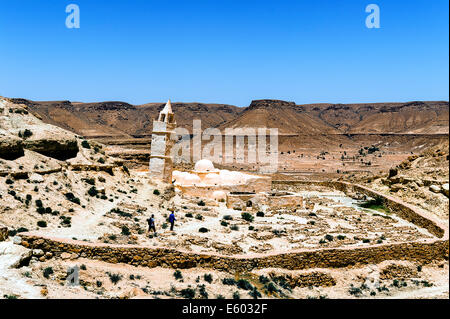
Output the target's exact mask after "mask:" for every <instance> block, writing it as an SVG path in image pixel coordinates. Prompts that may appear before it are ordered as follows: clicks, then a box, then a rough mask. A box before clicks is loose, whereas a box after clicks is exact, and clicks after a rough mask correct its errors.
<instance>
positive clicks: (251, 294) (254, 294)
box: [248, 287, 261, 299]
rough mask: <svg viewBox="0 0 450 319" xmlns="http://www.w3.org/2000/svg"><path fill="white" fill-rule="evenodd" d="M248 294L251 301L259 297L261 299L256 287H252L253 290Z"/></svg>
mask: <svg viewBox="0 0 450 319" xmlns="http://www.w3.org/2000/svg"><path fill="white" fill-rule="evenodd" d="M248 294H249V295H250V296H252V297H253V299H258V298H259V297H261V293H260V292H259V291H258V288H256V287H253V290H252V291H250V292H249V293H248Z"/></svg>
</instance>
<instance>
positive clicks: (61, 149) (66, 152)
mask: <svg viewBox="0 0 450 319" xmlns="http://www.w3.org/2000/svg"><path fill="white" fill-rule="evenodd" d="M24 147H25V148H27V149H29V150H31V151H34V152H37V153H40V154H42V155H45V156H49V157H53V158H56V159H59V160H63V161H64V160H66V159H69V158H73V157H75V156H77V154H78V151H79V148H78V143H77V140H76V139H57V138H44V139H32V140H26V141H25V142H24Z"/></svg>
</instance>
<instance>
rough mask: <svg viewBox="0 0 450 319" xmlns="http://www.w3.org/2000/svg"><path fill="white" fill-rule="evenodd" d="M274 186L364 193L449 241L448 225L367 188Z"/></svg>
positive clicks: (334, 183)
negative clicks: (324, 188)
mask: <svg viewBox="0 0 450 319" xmlns="http://www.w3.org/2000/svg"><path fill="white" fill-rule="evenodd" d="M272 184H273V186H274V187H276V188H277V189H280V190H290V189H291V188H292V187H295V186H301V185H318V186H325V187H329V188H334V189H337V190H339V191H342V192H344V193H362V194H365V195H367V196H369V197H373V198H377V197H378V198H381V199H382V200H383V204H384V205H385V206H386V207H387V208H388V209H389V210H390V211H391V212H392V213H394V214H396V215H398V216H399V217H401V218H403V219H405V220H407V221H409V222H411V223H413V224H415V225H416V226H418V227H421V228H424V229H426V230H428V231H429V232H430V233H431V234H433V235H435V236H437V237H438V238H443V239H448V238H449V237H448V235H449V234H448V225H447V224H445V223H443V222H442V221H440V220H439V219H438V218H436V217H435V216H432V215H430V214H428V213H426V212H425V211H423V210H421V209H419V208H418V207H414V206H412V205H409V204H407V203H405V202H403V201H401V200H399V199H396V198H393V197H391V196H388V195H385V194H383V193H380V192H376V191H374V190H371V189H369V188H367V187H364V186H361V185H357V184H350V183H346V182H339V181H325V182H316V181H273V182H272Z"/></svg>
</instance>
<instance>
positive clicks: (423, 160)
mask: <svg viewBox="0 0 450 319" xmlns="http://www.w3.org/2000/svg"><path fill="white" fill-rule="evenodd" d="M15 102H23V101H17V100H12V101H11V100H8V99H4V98H0V225H5V226H6V227H7V228H8V232H9V238H8V239H7V240H6V241H3V242H0V296H3V297H5V298H192V297H195V298H221V297H225V298H237V297H238V296H239V297H240V298H253V297H255V296H256V297H262V298H448V297H449V295H448V291H449V289H448V282H449V277H448V261H446V262H442V261H437V262H435V263H431V264H426V265H422V264H420V263H417V262H407V261H395V260H393V261H385V262H383V263H381V264H377V265H357V266H354V267H348V268H344V269H328V268H327V269H308V270H301V271H300V270H299V271H289V270H286V269H278V268H277V269H261V270H254V271H252V272H249V273H235V272H233V271H232V270H230V271H229V272H223V271H217V270H214V269H202V268H191V269H183V270H181V271H180V273H181V277H180V274H179V273H178V272H177V273H176V274H175V272H176V270H175V269H171V268H162V267H157V268H146V267H135V266H131V265H127V264H110V263H105V262H100V261H96V260H92V259H86V258H74V257H73V256H71V255H70V254H69V255H68V256H63V257H61V258H59V257H58V258H54V257H52V256H51V255H47V254H43V252H41V251H35V250H29V249H26V248H25V247H22V246H21V245H18V244H17V243H18V242H17V236H20V233H22V232H33V233H38V234H39V233H41V234H45V235H47V236H51V237H54V238H62V239H64V238H66V239H73V238H75V239H78V240H83V241H87V242H92V243H114V244H138V245H142V246H150V247H168V246H169V247H171V248H176V249H178V250H180V251H192V252H205V253H220V254H224V255H229V256H232V255H251V254H253V253H273V252H288V251H290V250H293V249H302V248H321V247H323V248H335V247H355V246H356V247H358V246H361V247H368V246H369V245H371V244H379V243H394V242H399V241H410V240H427V239H430V238H431V237H432V235H431V234H429V233H428V232H427V231H425V230H424V229H421V228H418V227H417V226H415V225H414V224H411V223H409V222H407V221H404V220H402V219H400V218H398V217H397V216H396V215H395V214H392V213H390V212H389V211H387V210H386V209H385V208H384V207H383V206H377V205H374V206H370V207H363V206H362V205H361V204H364V203H365V202H366V200H367V199H354V198H350V197H348V196H346V195H345V194H344V193H342V192H339V191H336V190H333V189H329V188H323V187H313V186H308V187H306V186H305V187H304V188H303V189H302V190H300V191H299V193H301V194H302V195H303V196H304V201H305V205H304V207H303V208H301V209H284V210H273V209H270V207H269V208H267V209H266V210H264V212H262V213H263V214H261V213H259V214H255V213H254V212H250V213H251V215H252V216H253V220H251V221H249V220H246V219H244V216H243V211H240V210H234V209H227V208H226V206H225V204H224V203H221V202H216V201H208V200H204V201H203V200H201V199H199V198H195V197H187V196H183V195H182V194H180V193H179V192H177V191H175V190H174V189H172V188H171V187H170V185H165V184H162V183H159V182H157V181H154V180H151V179H149V178H148V176H147V174H146V172H145V170H143V169H132V168H131V166H133V165H131V163H130V162H129V161H128V158H126V157H124V156H123V153H122V154H121V153H120V152H119V154H118V155H121V158H118V157H113V156H111V154H113V152H111V150H112V149H113V147H115V148H117V147H120V145H119V144H120V143H123V144H124V145H126V146H129V145H136V144H135V143H138V142H136V140H137V139H135V138H132V137H130V135H129V134H122V129H123V130H124V131H126V130H127V129H128V128H127V127H126V126H123V127H121V128H118V126H117V127H115V126H114V125H110V124H108V125H109V126H108V125H106V126H108V127H110V129H111V132H112V133H114V134H112V133H111V135H109V136H114V137H117V136H120V137H121V138H120V139H118V140H115V141H113V142H112V143H113V144H114V143H116V144H114V145H112V146H111V145H110V146H107V145H105V144H102V143H99V142H98V139H97V140H91V139H89V140H88V139H86V138H85V137H84V136H82V135H89V134H85V133H86V132H88V129H90V128H91V127H95V125H97V124H95V125H94V124H92V123H89V125H87V124H86V125H87V126H86V128H85V129H84V131H79V132H80V133H74V132H71V131H76V129H74V128H73V127H65V124H64V125H63V124H61V122H60V120H57V119H58V118H60V119H61V120H62V119H64V121H67V123H77V122H76V121H75V119H73V121H72V120H69V119H70V118H71V117H70V116H75V115H76V116H77V117H79V118H82V116H78V115H77V114H79V113H80V114H83V112H84V111H83V110H82V109H85V110H86V112H88V114H90V115H92V114H91V112H94V111H93V109H94V110H95V112H98V113H99V115H100V116H105V114H109V115H108V116H109V118H111V119H114V120H111V121H113V122H114V121H116V120H117V119H118V118H120V117H124V118H128V116H129V114H128V113H122V112H125V111H126V110H128V109H131V110H134V111H133V112H135V109H139V107H134V106H130V105H125V104H124V105H120V106H117V105H115V104H113V105H112V106H111V104H106V105H103V106H102V105H95V107H94V106H93V105H90V106H89V107H88V106H86V105H79V106H77V105H76V103H71V104H70V105H68V104H67V103H63V104H64V105H65V106H64V107H63V106H61V105H59V104H57V105H56V106H55V105H53V104H51V103H47V104H46V105H47V106H46V107H47V108H46V109H45V110H46V111H45V112H47V113H46V114H48V115H47V117H44V116H43V115H40V112H41V111H39V110H42V109H40V108H41V107H42V106H40V105H35V104H32V105H30V103H29V102H27V101H25V104H17V103H15ZM260 104H261V103H260ZM262 104H263V105H262V106H261V105H258V103H256V105H253V106H251V107H249V108H248V109H247V110H245V111H244V112H242V111H239V110H238V109H237V108H234V107H230V106H223V105H221V106H217V105H216V106H208V107H207V109H206V111H205V112H206V113H208V112H211V109H210V108H211V107H212V108H219V109H220V110H221V111H220V112H224V115H221V113H220V112H219V111H217V114H218V115H217V116H218V117H220V118H217V119H214V118H213V119H211V121H212V122H213V121H215V124H214V125H215V126H220V125H223V123H222V124H221V121H231V118H234V120H233V121H234V122H233V121H231V122H230V123H231V124H230V125H232V126H233V125H237V124H236V123H239V121H238V119H239V118H241V119H242V118H244V119H245V117H246V116H248V115H245V113H248V112H255V111H257V112H261V107H263V112H261V113H258V114H262V115H261V116H263V117H266V116H268V117H269V118H270V112H269V113H267V112H266V111H264V110H265V108H266V107H267V105H264V103H262ZM271 104H272V102H270V103H269V107H270V105H271ZM175 105H176V104H175ZM402 105H403V104H398V103H397V104H394V103H393V104H383V105H376V106H374V107H373V108H372V109H370V107H368V106H367V105H364V106H363V105H356V106H355V105H353V106H348V108H345V107H344V110H345V112H343V113H342V112H339V114H341V115H342V114H344V115H345V116H342V118H343V119H345V121H342V124H339V123H341V122H339V123H336V122H333V119H334V118H335V117H334V115H333V114H334V113H333V112H335V109H336V108H337V106H331V105H315V106H303V107H302V108H300V107H298V106H296V105H295V104H294V105H290V104H286V105H283V107H286V108H288V109H287V110H285V111H283V112H286V113H285V117H286V119H288V118H292V117H293V116H294V113H293V112H294V111H293V110H292V108H298V109H299V110H300V111H299V112H300V113H302V111H301V110H310V111H308V112H309V113H308V114H309V115H308V114H301V116H302V117H301V118H298V120H296V122H295V123H291V124H292V125H291V124H289V123H290V122H289V123H287V124H288V125H289V126H286V127H289V130H290V132H287V131H286V133H289V134H291V133H295V132H297V133H298V131H299V130H300V131H305V130H306V129H307V128H306V127H302V126H299V125H306V124H304V123H306V120H305V116H308V117H310V118H312V119H313V120H311V121H309V120H308V121H309V122H308V123H309V124H311V123H313V124H314V125H312V124H311V125H312V126H314V127H315V129H316V130H317V131H312V133H311V137H310V139H309V143H311V144H313V142H314V139H313V136H314V134H315V135H316V136H317V134H318V132H319V131H322V130H325V129H326V130H327V133H329V135H327V136H323V137H320V138H319V139H321V141H324V142H325V141H328V142H329V144H322V145H317V142H315V143H314V144H316V145H314V146H315V148H308V147H307V146H304V145H305V144H302V146H299V144H298V143H297V142H295V141H296V140H295V139H300V137H292V138H291V137H289V138H287V139H286V140H284V141H282V143H281V146H282V147H280V151H281V152H282V153H281V152H280V161H281V165H280V170H279V172H278V173H277V174H274V176H273V178H274V179H304V178H305V176H306V177H307V178H309V179H318V178H319V179H331V178H335V179H344V180H347V181H356V182H358V183H364V184H365V185H367V186H370V187H372V188H373V189H375V190H379V191H382V192H384V193H386V194H390V195H393V196H397V197H398V198H401V199H402V200H404V201H405V202H409V203H411V204H413V205H416V206H419V207H421V208H423V209H425V210H426V211H427V212H430V213H433V214H435V215H436V216H437V217H438V218H440V219H441V220H444V221H446V222H447V223H448V207H449V201H448V180H449V171H448V163H449V158H448V135H447V136H446V137H445V136H444V137H443V136H442V135H440V134H441V133H446V134H448V119H447V122H445V121H444V120H442V119H443V117H444V115H445V114H447V116H448V103H446V102H445V103H441V102H436V103H431V102H427V103H419V104H418V105H416V104H412V105H409V104H408V105H406V106H405V105H403V106H402ZM102 107H103V108H106V109H103V111H104V112H101V110H102ZM111 107H113V108H112V109H111ZM114 107H115V108H116V109H114ZM148 107H149V108H152V110H153V109H154V111H152V112H155V114H156V112H157V110H158V107H160V105H159V104H158V105H149V106H148ZM180 107H182V106H181V105H180ZM339 107H342V106H339ZM417 107H418V108H420V110H421V111H420V112H418V113H416V116H415V117H413V118H411V117H409V115H408V114H409V113H410V111H411V108H413V109H414V108H417ZM60 108H62V109H64V112H63V113H60V110H59V109H60ZM72 108H74V109H73V110H72ZM77 108H78V109H77ZM142 108H145V106H143V107H142ZM66 112H68V113H67V114H66ZM78 112H79V113H78ZM136 112H137V111H136ZM174 112H175V113H176V116H177V122H179V123H180V120H179V116H178V114H177V108H176V106H175V107H174ZM214 112H216V111H214ZM295 112H297V111H295ZM371 112H372V113H371ZM389 112H393V113H395V116H392V123H396V124H395V125H391V126H390V128H389V129H391V133H399V134H403V135H402V136H400V137H398V136H396V137H392V136H388V137H386V136H381V135H377V134H378V133H380V132H381V131H382V132H385V129H386V127H385V126H380V125H375V124H374V125H375V126H373V128H372V129H370V131H371V132H375V133H376V134H375V135H374V136H372V137H370V138H367V139H363V138H362V137H361V136H356V137H353V138H349V137H348V136H346V135H345V134H347V133H348V132H356V131H357V130H358V129H359V130H360V129H361V127H364V128H365V129H367V126H360V128H358V125H359V124H358V123H359V122H357V121H356V122H355V121H354V114H360V115H361V116H362V117H363V119H362V120H364V118H365V117H367V118H370V116H375V115H374V114H381V113H382V114H385V113H389ZM402 112H404V113H402ZM421 112H423V114H426V115H424V117H423V118H419V117H418V116H417V114H422V113H421ZM445 112H447V113H445ZM33 113H36V114H37V113H39V114H38V115H39V116H41V117H42V119H43V120H44V121H45V122H47V123H44V121H42V120H41V119H39V118H38V117H36V116H34V115H33ZM69 113H70V114H72V115H70V114H69ZM238 113H239V115H238ZM55 114H58V115H55ZM73 114H75V115H73ZM136 114H138V113H136ZM151 114H153V113H151ZM192 114H194V115H195V114H196V113H195V112H194V111H193V113H192ZM225 114H226V115H225ZM268 114H269V115H268ZM399 114H400V115H399ZM401 114H403V115H401ZM433 114H434V115H433ZM443 114H444V115H443ZM50 115H51V116H50ZM90 115H89V116H90ZM194 115H192V116H194ZM84 116H86V117H88V115H84ZM136 116H138V115H136ZM258 116H259V115H258ZM93 118H94V119H95V117H93ZM129 118H130V119H133V117H132V116H130V117H129ZM149 118H150V117H149ZM51 121H54V123H53V124H58V125H59V126H61V127H62V128H61V127H58V126H54V125H52V124H48V123H50V122H51ZM95 121H97V120H95ZM122 121H125V120H123V119H120V121H119V120H117V123H121V122H122ZM130 121H131V120H130ZM150 122H151V121H150ZM299 122H301V123H302V124H296V123H299ZM384 122H386V121H383V123H384ZM191 123H192V121H191ZM233 123H234V124H233ZM267 123H269V124H270V123H272V122H270V121H269V122H267ZM380 123H381V122H380ZM254 124H255V125H256V124H257V123H252V125H254ZM338 124H339V125H338ZM83 125H84V124H83ZM66 129H70V131H69V130H66ZM146 129H149V130H150V131H146V132H137V131H136V132H137V133H136V134H138V133H139V134H141V133H142V135H148V132H151V126H150V127H148V126H147V127H146ZM96 130H97V128H96ZM102 130H103V127H100V128H98V131H96V133H95V134H94V136H96V137H100V136H101V134H100V133H98V132H100V131H102ZM367 130H368V129H367ZM367 130H366V131H364V132H362V133H364V134H366V133H367V132H368V131H367ZM291 131H292V132H291ZM81 132H84V134H82V133H81ZM102 132H103V131H102ZM313 132H316V133H313ZM336 132H338V133H337V134H336V135H335V137H333V136H334V135H333V134H335V133H336ZM339 132H340V133H339ZM412 132H414V133H417V132H426V133H427V134H432V135H433V134H434V135H433V136H431V137H427V136H424V135H420V136H419V135H418V136H416V135H414V136H412V137H411V136H406V135H407V134H410V133H412ZM102 134H103V133H102ZM108 134H109V133H108ZM352 134H353V133H352ZM355 134H356V133H355ZM106 135H107V134H106ZM405 136H406V137H405ZM108 138H109V137H108ZM122 138H123V139H122ZM303 140H304V138H303ZM111 141H112V140H111ZM402 141H404V143H403V142H402ZM427 141H431V144H432V145H429V144H430V143H427ZM127 143H130V144H127ZM341 144H342V145H341ZM306 145H307V144H306ZM430 146H431V147H430ZM133 147H134V146H133ZM147 147H148V144H146V143H142V144H141V145H137V148H136V149H134V151H136V150H137V152H138V153H139V149H141V150H144V151H146V150H145V149H146V148H147ZM124 149H125V148H124ZM322 149H323V151H321V150H322ZM125 153H126V152H125ZM411 153H413V154H411ZM127 156H128V157H129V158H130V159H131V160H133V154H132V153H128V155H127ZM144 160H145V157H144V159H143V161H144ZM369 162H370V164H368V163H369ZM136 163H139V161H137V162H135V163H134V164H135V165H134V166H137V168H141V167H142V166H139V165H136ZM243 168H244V167H243ZM246 169H249V170H251V168H249V167H246ZM390 169H392V170H390ZM446 185H447V186H446ZM168 209H174V210H175V214H176V217H177V222H176V227H175V231H174V232H171V231H170V230H169V229H168V223H167V221H166V219H167V217H168V214H169V213H170V212H169V210H168ZM150 214H155V217H156V225H157V234H153V233H150V234H149V233H148V232H147V223H146V219H147V218H148V217H149V216H150ZM200 229H206V231H205V232H202V231H200ZM75 265H77V266H78V267H80V284H81V285H80V286H77V287H68V286H67V285H66V278H67V268H68V267H73V266H75ZM205 275H206V276H205ZM209 275H210V276H209ZM375 275H376V276H379V279H380V280H379V281H377V280H373V277H374V276H375ZM318 278H319V279H321V280H318ZM224 279H225V281H224ZM232 279H233V280H232ZM319 282H320V284H319ZM324 283H326V284H324Z"/></svg>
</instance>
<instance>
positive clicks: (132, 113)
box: [12, 99, 449, 138]
mask: <svg viewBox="0 0 450 319" xmlns="http://www.w3.org/2000/svg"><path fill="white" fill-rule="evenodd" d="M12 101H14V102H18V103H22V104H25V105H27V106H28V109H29V110H30V111H31V112H32V113H34V114H36V115H38V116H40V117H41V118H42V120H43V121H44V122H46V123H50V124H54V125H58V126H60V127H62V128H65V129H67V130H70V131H72V132H75V133H77V134H80V135H82V136H85V137H88V138H94V137H97V138H100V137H109V138H132V137H146V136H149V135H150V134H151V131H152V121H153V119H154V118H155V117H157V115H158V112H159V111H160V110H161V109H162V108H163V106H164V103H148V104H143V105H131V104H128V103H125V102H99V103H77V102H70V101H49V102H35V101H30V100H24V99H12ZM172 107H173V110H174V112H175V115H176V120H177V123H178V126H180V127H185V128H188V129H189V130H191V129H192V120H193V119H201V120H202V127H203V128H206V127H219V128H221V129H225V128H227V127H276V128H278V129H279V132H280V133H281V134H287V135H290V134H300V135H317V134H321V135H323V134H448V133H449V120H448V118H449V103H448V102H445V101H426V102H420V101H419V102H408V103H364V104H306V105H297V104H296V103H294V102H286V101H280V100H256V101H252V102H251V104H250V106H248V107H246V108H239V107H236V106H233V105H226V104H203V103H172Z"/></svg>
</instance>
